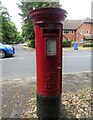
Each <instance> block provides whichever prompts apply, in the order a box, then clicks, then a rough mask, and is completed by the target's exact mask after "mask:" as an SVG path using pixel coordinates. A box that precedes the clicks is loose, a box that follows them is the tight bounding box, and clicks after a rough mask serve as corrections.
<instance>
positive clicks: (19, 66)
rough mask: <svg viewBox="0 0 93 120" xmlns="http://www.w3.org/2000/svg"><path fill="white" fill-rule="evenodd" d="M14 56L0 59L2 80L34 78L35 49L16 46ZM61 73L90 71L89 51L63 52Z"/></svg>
mask: <svg viewBox="0 0 93 120" xmlns="http://www.w3.org/2000/svg"><path fill="white" fill-rule="evenodd" d="M15 48H16V55H15V56H14V57H11V58H5V59H0V63H2V80H15V79H16V80H17V79H22V78H26V79H30V78H32V80H33V81H34V80H35V78H36V64H35V59H36V57H35V49H34V50H26V49H24V48H23V47H22V46H20V45H16V46H15ZM62 66H63V73H75V72H83V71H91V51H89V50H85V51H83V50H78V51H74V50H73V51H65V52H63V65H62Z"/></svg>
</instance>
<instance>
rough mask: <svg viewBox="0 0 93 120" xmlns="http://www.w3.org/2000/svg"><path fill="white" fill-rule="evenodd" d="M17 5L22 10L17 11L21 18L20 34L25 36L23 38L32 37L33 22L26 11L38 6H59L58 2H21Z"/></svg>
mask: <svg viewBox="0 0 93 120" xmlns="http://www.w3.org/2000/svg"><path fill="white" fill-rule="evenodd" d="M17 5H18V7H19V8H20V9H21V11H22V13H19V15H20V16H21V17H22V19H23V25H22V35H23V37H24V38H25V40H28V39H29V40H33V39H34V29H33V23H32V22H31V20H30V19H29V17H28V13H29V12H30V10H33V9H34V8H40V7H61V5H60V4H59V2H21V3H20V4H17Z"/></svg>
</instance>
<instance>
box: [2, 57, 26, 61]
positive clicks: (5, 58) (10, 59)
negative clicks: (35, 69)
mask: <svg viewBox="0 0 93 120" xmlns="http://www.w3.org/2000/svg"><path fill="white" fill-rule="evenodd" d="M23 59H24V58H20V57H19V58H4V59H0V61H6V60H23Z"/></svg>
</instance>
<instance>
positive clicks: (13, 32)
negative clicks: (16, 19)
mask: <svg viewBox="0 0 93 120" xmlns="http://www.w3.org/2000/svg"><path fill="white" fill-rule="evenodd" d="M1 8H2V10H1V14H0V19H1V20H2V21H1V23H2V24H1V25H0V27H1V28H2V31H0V36H1V38H2V42H4V43H13V42H15V41H16V40H17V35H18V32H17V28H16V26H15V24H14V23H13V22H12V21H11V17H10V15H9V13H8V10H7V8H5V7H4V6H2V7H1Z"/></svg>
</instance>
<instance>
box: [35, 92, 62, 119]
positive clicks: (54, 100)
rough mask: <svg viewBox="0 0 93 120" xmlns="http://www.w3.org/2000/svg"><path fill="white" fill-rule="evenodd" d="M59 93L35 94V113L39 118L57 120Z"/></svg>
mask: <svg viewBox="0 0 93 120" xmlns="http://www.w3.org/2000/svg"><path fill="white" fill-rule="evenodd" d="M60 111H61V95H58V96H55V97H45V96H41V95H39V94H37V115H38V117H39V118H40V120H59V118H60Z"/></svg>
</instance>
